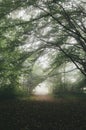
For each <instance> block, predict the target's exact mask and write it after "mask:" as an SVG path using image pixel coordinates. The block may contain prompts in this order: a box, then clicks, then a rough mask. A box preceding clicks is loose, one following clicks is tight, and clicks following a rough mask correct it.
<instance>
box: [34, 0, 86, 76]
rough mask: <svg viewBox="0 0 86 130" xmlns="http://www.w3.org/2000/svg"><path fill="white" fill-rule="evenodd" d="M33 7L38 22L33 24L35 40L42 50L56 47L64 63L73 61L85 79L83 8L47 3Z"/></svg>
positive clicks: (70, 3)
mask: <svg viewBox="0 0 86 130" xmlns="http://www.w3.org/2000/svg"><path fill="white" fill-rule="evenodd" d="M34 8H37V9H39V10H40V11H39V12H40V13H38V15H37V18H39V19H37V21H35V22H34V21H33V24H36V28H35V29H34V30H35V35H36V38H38V39H39V40H40V41H41V42H42V44H44V45H45V48H55V49H56V51H57V52H58V51H59V52H61V53H63V54H64V55H65V58H66V60H67V61H68V62H73V63H74V64H75V66H76V67H77V69H79V70H80V71H81V73H83V74H84V75H85V76H86V36H85V34H86V24H85V18H86V11H85V6H83V5H82V4H81V3H80V4H77V3H76V1H75V2H73V3H72V1H71V2H68V1H62V2H61V1H54V0H50V1H41V2H39V1H36V2H35V4H34ZM35 19H36V18H35ZM45 48H44V49H45ZM57 56H58V53H57ZM57 62H58V61H57Z"/></svg>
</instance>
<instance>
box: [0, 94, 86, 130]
mask: <svg viewBox="0 0 86 130" xmlns="http://www.w3.org/2000/svg"><path fill="white" fill-rule="evenodd" d="M85 129H86V101H85V100H80V99H76V100H75V99H73V100H67V99H62V98H58V99H54V98H51V97H48V96H42V97H40V96H38V97H31V99H30V100H29V99H28V98H27V100H25V99H23V100H16V99H14V100H3V101H0V130H85Z"/></svg>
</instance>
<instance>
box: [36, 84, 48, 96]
mask: <svg viewBox="0 0 86 130" xmlns="http://www.w3.org/2000/svg"><path fill="white" fill-rule="evenodd" d="M48 93H49V89H48V87H46V86H44V85H40V86H37V87H36V88H35V89H34V94H36V95H47V94H48Z"/></svg>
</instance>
